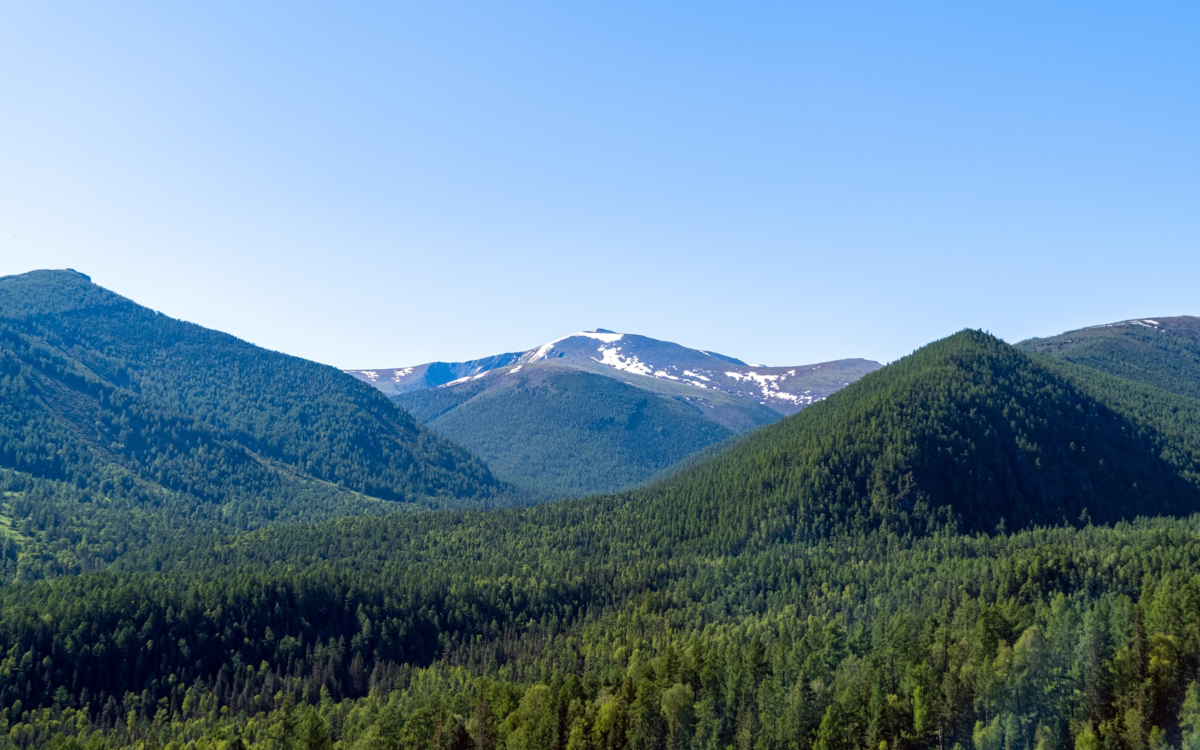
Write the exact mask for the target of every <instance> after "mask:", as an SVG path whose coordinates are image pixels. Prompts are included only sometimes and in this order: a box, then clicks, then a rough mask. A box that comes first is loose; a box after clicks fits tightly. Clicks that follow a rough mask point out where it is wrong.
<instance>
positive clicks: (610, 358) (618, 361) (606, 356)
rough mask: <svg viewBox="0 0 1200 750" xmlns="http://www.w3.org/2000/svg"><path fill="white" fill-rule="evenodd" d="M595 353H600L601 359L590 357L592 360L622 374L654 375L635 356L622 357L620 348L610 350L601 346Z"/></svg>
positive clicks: (652, 371)
mask: <svg viewBox="0 0 1200 750" xmlns="http://www.w3.org/2000/svg"><path fill="white" fill-rule="evenodd" d="M596 351H598V352H600V355H601V359H596V358H595V357H592V359H593V360H595V361H596V362H599V363H600V364H602V365H608V366H609V367H612V368H615V369H617V370H621V371H622V372H631V373H633V374H634V375H653V374H654V370H652V369H651V368H650V367H648V366H646V365H645V364H644V363H643V362H642V361H641V360H639V359H638V358H637V355H634V356H633V357H629V358H626V357H624V356H622V354H621V347H619V346H616V347H613V348H612V349H609V348H607V347H603V346H602V347H600V348H599V349H597V350H596Z"/></svg>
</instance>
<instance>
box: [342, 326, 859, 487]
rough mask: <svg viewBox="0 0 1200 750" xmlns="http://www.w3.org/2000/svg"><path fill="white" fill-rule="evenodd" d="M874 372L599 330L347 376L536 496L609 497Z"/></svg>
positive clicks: (849, 363)
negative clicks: (765, 361) (768, 359)
mask: <svg viewBox="0 0 1200 750" xmlns="http://www.w3.org/2000/svg"><path fill="white" fill-rule="evenodd" d="M879 367H880V365H879V364H878V363H877V362H872V361H869V360H864V359H845V360H838V361H834V362H822V363H818V364H810V365H797V366H789V367H766V366H763V365H748V364H746V363H745V362H742V361H741V360H738V359H735V358H733V357H729V356H726V355H723V354H717V353H716V352H710V351H703V350H699V349H689V348H687V347H684V346H680V345H678V344H674V343H670V342H666V341H659V340H656V339H652V338H648V337H646V336H639V335H634V334H625V333H615V332H613V331H608V330H605V329H597V330H595V331H581V332H579V333H575V334H572V335H570V336H564V337H562V338H559V339H555V340H554V341H551V342H548V343H546V344H543V345H541V346H539V347H535V348H533V349H529V350H527V351H524V352H513V353H508V354H498V355H495V356H491V357H486V358H483V359H478V360H471V361H468V362H452V363H447V362H432V363H428V364H424V365H416V366H412V367H400V368H387V369H377V370H348V371H347V372H348V373H349V374H350V375H353V376H354V377H356V378H358V379H360V380H362V381H364V382H367V383H370V384H371V385H374V386H375V387H376V388H378V389H379V390H380V391H382V392H383V393H386V394H389V395H391V396H392V398H393V400H394V401H395V402H396V403H398V404H400V405H401V406H403V407H404V408H405V409H407V410H408V411H409V412H411V413H412V414H413V416H415V417H416V418H417V419H418V420H420V421H422V422H423V423H425V424H428V425H429V426H430V427H432V428H433V429H435V430H437V431H438V432H440V433H442V434H444V435H446V436H448V437H450V438H452V439H454V440H457V441H458V442H460V443H461V444H463V445H465V446H466V447H467V448H469V449H470V450H471V451H473V452H474V453H475V454H476V455H479V456H480V457H481V458H483V459H484V460H485V461H486V462H487V463H488V465H489V466H490V467H491V468H492V469H493V470H494V471H495V472H496V473H497V474H498V475H499V476H500V477H502V478H504V479H505V480H507V481H510V482H512V483H514V484H517V485H519V486H521V487H524V488H527V489H529V490H531V491H533V492H536V493H540V494H542V495H543V496H549V497H561V496H567V495H587V494H591V493H596V492H614V491H618V490H621V489H624V488H627V487H631V486H634V485H636V484H638V483H639V482H642V481H644V480H646V479H648V478H650V477H651V476H653V475H655V474H656V473H658V472H660V471H662V470H663V469H666V468H667V467H669V466H671V465H673V464H675V463H677V462H678V461H680V460H682V459H683V458H685V457H686V456H688V455H690V454H692V453H694V452H696V451H698V450H701V449H703V448H705V447H707V446H710V445H714V444H717V443H720V442H721V441H724V440H727V439H729V438H730V437H731V436H733V435H736V434H738V433H742V432H745V431H747V430H751V429H754V428H757V427H761V426H762V425H765V424H769V423H771V422H774V421H776V420H777V419H779V418H780V416H781V415H782V416H787V415H790V414H794V413H796V412H797V411H799V410H800V409H802V408H804V407H806V406H808V405H810V404H813V403H815V402H818V401H821V400H822V399H824V398H826V397H828V396H829V394H831V393H833V392H834V391H836V390H838V389H840V388H843V387H845V386H846V385H848V384H849V383H852V382H854V381H855V380H857V379H858V378H859V377H862V375H864V374H866V373H868V372H872V371H873V370H876V369H878V368H879Z"/></svg>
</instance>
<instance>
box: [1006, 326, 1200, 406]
mask: <svg viewBox="0 0 1200 750" xmlns="http://www.w3.org/2000/svg"><path fill="white" fill-rule="evenodd" d="M1017 346H1018V348H1020V349H1021V350H1022V351H1026V352H1029V353H1036V354H1043V355H1046V356H1048V357H1052V358H1054V359H1059V360H1063V361H1066V362H1072V363H1074V364H1079V365H1084V366H1086V367H1091V368H1094V369H1097V370H1101V371H1103V372H1107V373H1109V374H1111V375H1119V376H1121V377H1123V378H1128V379H1130V380H1136V381H1138V382H1140V383H1145V384H1147V385H1152V386H1155V387H1157V388H1162V389H1163V390H1167V391H1173V392H1175V393H1178V394H1180V395H1183V396H1188V397H1190V398H1200V318H1194V317H1191V316H1179V317H1168V318H1143V319H1140V320H1126V321H1123V322H1121V323H1112V324H1109V325H1101V326H1092V327H1091V328H1081V329H1080V330H1078V331H1068V332H1067V333H1063V334H1060V335H1058V336H1050V337H1048V338H1037V339H1028V340H1026V341H1022V342H1020V343H1019V344H1017Z"/></svg>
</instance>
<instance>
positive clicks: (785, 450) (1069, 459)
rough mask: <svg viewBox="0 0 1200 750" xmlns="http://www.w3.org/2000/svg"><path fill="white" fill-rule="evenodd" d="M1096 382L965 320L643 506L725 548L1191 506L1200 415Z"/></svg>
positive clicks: (1199, 500) (649, 516) (642, 510)
mask: <svg viewBox="0 0 1200 750" xmlns="http://www.w3.org/2000/svg"><path fill="white" fill-rule="evenodd" d="M1124 382H1127V381H1124ZM1101 392H1104V388H1103V387H1101V386H1099V385H1097V386H1096V389H1095V391H1093V390H1089V389H1088V388H1085V387H1083V386H1081V385H1080V384H1077V383H1076V382H1074V381H1072V380H1071V379H1069V377H1068V376H1067V375H1066V374H1064V373H1059V372H1056V371H1054V370H1052V369H1050V368H1048V367H1046V366H1044V365H1042V364H1039V363H1038V362H1036V361H1035V360H1033V359H1031V358H1030V357H1029V356H1027V355H1025V354H1022V353H1021V352H1020V351H1018V350H1017V349H1015V348H1013V347H1012V346H1009V345H1008V344H1005V343H1003V342H1002V341H1000V340H998V339H995V338H993V337H991V336H987V335H985V334H983V333H979V332H975V331H963V332H961V333H958V334H956V335H954V336H951V337H949V338H947V339H943V340H941V341H937V342H934V343H932V344H930V345H928V346H926V347H924V348H922V349H920V350H918V351H917V352H915V353H914V354H912V355H910V356H908V357H906V358H904V359H901V360H899V361H898V362H895V363H893V364H891V365H889V366H887V367H885V368H883V369H882V370H879V371H877V372H875V373H872V374H870V375H867V376H865V377H864V378H863V379H861V380H860V381H858V382H857V383H854V384H853V385H851V386H848V387H847V388H846V389H845V390H843V391H841V392H839V393H837V394H836V395H835V396H831V397H830V398H829V399H828V400H826V401H824V402H822V403H819V404H815V405H813V406H812V407H810V408H808V409H806V410H805V411H803V412H801V413H800V414H798V415H796V416H794V417H790V418H788V419H785V420H783V421H781V422H778V423H776V424H773V425H769V426H767V427H764V428H763V429H761V430H760V431H759V432H757V433H756V434H755V435H753V436H751V437H750V438H748V439H747V440H745V441H743V442H741V443H740V444H738V445H736V446H735V447H733V448H732V449H730V450H728V451H726V452H724V453H722V454H720V455H718V456H716V457H715V458H713V459H712V460H709V461H707V462H704V463H702V464H700V465H698V466H696V467H695V468H693V469H691V470H689V471H685V472H682V473H681V474H680V475H679V476H677V477H675V478H674V479H672V480H671V481H669V482H666V483H664V484H662V485H659V486H656V487H653V488H650V489H647V490H646V491H644V492H643V493H642V495H641V496H639V500H638V502H637V504H636V507H637V508H638V510H637V514H638V517H639V521H638V522H639V523H644V524H645V527H646V528H653V529H658V530H660V533H665V532H666V530H668V529H669V530H671V531H670V533H669V539H671V540H673V541H674V542H682V541H685V540H688V539H691V538H693V537H695V536H704V537H707V538H710V539H712V540H713V541H714V542H718V543H719V544H720V545H722V546H726V547H730V548H734V547H737V546H740V545H742V544H745V543H747V542H748V541H751V540H755V539H762V538H766V539H772V538H776V537H786V538H792V537H800V538H809V539H815V538H823V537H826V536H828V535H829V534H831V533H838V532H842V531H862V530H869V529H873V528H878V527H883V528H893V529H896V530H898V531H919V530H920V529H922V528H923V527H924V526H925V525H927V524H928V523H930V522H931V521H933V520H934V519H935V518H937V517H945V518H953V519H955V520H956V522H957V523H958V524H959V526H960V528H961V529H962V530H966V531H969V530H990V529H992V528H993V527H995V526H996V525H997V524H999V523H1000V522H1002V521H1003V522H1004V523H1005V524H1006V525H1007V526H1008V527H1009V528H1018V527H1024V526H1028V525H1030V524H1057V523H1062V522H1063V521H1064V520H1067V521H1074V520H1076V519H1078V518H1079V517H1080V516H1081V515H1083V514H1084V512H1085V511H1086V513H1087V517H1090V518H1092V519H1094V520H1097V521H1101V522H1105V523H1108V522H1112V521H1115V520H1118V519H1121V518H1133V517H1135V516H1138V515H1156V514H1160V513H1171V514H1187V513H1192V512H1196V511H1197V510H1200V490H1198V488H1197V486H1196V485H1195V484H1193V482H1192V481H1189V479H1188V478H1196V477H1200V473H1198V472H1197V470H1198V469H1200V465H1198V464H1197V458H1198V456H1197V454H1196V453H1195V452H1194V448H1195V446H1194V432H1195V430H1194V429H1189V428H1186V427H1183V428H1180V427H1178V426H1176V427H1173V426H1172V424H1171V415H1170V413H1166V414H1160V413H1157V412H1155V411H1154V407H1153V406H1150V407H1147V406H1146V402H1144V401H1139V400H1137V399H1133V398H1125V399H1123V400H1116V399H1114V400H1111V402H1110V403H1101V402H1100V401H1098V400H1097V397H1096V396H1097V395H1099V394H1100V393H1101ZM1192 405H1193V406H1194V405H1195V404H1192ZM1147 411H1148V412H1149V413H1146V412H1147ZM1189 440H1191V441H1192V442H1188V441H1189ZM1184 443H1186V444H1187V445H1189V446H1191V447H1190V448H1188V449H1187V450H1184V449H1181V448H1179V447H1178V446H1181V445H1183V444H1184ZM1173 446H1174V447H1173ZM664 543H666V539H664Z"/></svg>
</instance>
